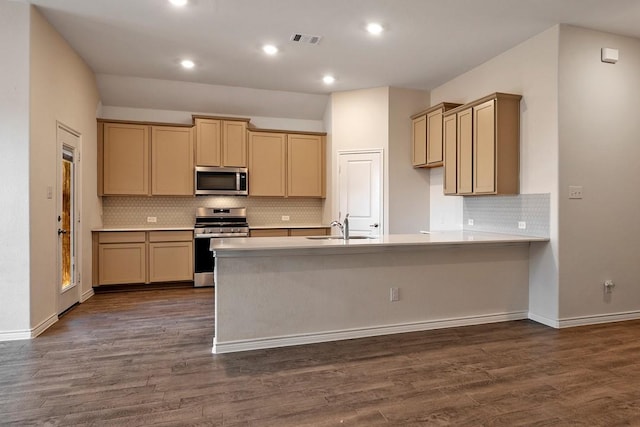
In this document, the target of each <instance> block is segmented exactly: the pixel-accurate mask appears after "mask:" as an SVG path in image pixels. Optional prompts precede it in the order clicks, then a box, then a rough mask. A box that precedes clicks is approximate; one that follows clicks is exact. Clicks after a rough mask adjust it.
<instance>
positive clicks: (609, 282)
mask: <svg viewBox="0 0 640 427" xmlns="http://www.w3.org/2000/svg"><path fill="white" fill-rule="evenodd" d="M615 286H616V284H615V283H613V280H605V282H604V291H605V292H606V293H608V294H610V293H611V292H613V288H615Z"/></svg>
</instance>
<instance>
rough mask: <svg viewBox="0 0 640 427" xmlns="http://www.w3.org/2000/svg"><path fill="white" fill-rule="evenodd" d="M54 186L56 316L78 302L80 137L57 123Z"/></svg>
mask: <svg viewBox="0 0 640 427" xmlns="http://www.w3.org/2000/svg"><path fill="white" fill-rule="evenodd" d="M57 140H58V141H57V143H58V150H59V151H58V152H59V156H58V185H57V201H58V203H57V206H58V208H57V211H58V216H57V233H58V251H57V253H58V256H57V269H58V278H57V289H58V292H57V293H58V314H60V313H63V312H65V311H67V310H68V309H69V308H71V307H72V306H73V305H74V304H77V303H78V302H79V301H80V289H79V288H80V287H79V286H78V280H77V278H78V274H77V265H78V256H77V254H78V238H77V236H78V233H77V227H76V225H77V223H78V221H79V215H78V209H77V200H78V198H77V187H78V186H77V183H78V179H77V172H76V162H77V156H78V150H79V146H80V137H79V135H78V134H77V133H76V132H73V131H72V130H70V129H69V128H66V127H64V126H62V125H61V124H58V130H57Z"/></svg>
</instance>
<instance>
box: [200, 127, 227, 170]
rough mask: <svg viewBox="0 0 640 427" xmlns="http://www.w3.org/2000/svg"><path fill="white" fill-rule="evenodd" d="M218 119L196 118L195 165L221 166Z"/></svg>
mask: <svg viewBox="0 0 640 427" xmlns="http://www.w3.org/2000/svg"><path fill="white" fill-rule="evenodd" d="M220 133H221V131H220V120H213V119H196V165H198V166H222V163H221V158H220V152H221V147H220Z"/></svg>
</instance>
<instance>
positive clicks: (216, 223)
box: [193, 208, 249, 287]
mask: <svg viewBox="0 0 640 427" xmlns="http://www.w3.org/2000/svg"><path fill="white" fill-rule="evenodd" d="M193 235H194V237H195V243H194V259H195V266H194V274H193V284H194V286H196V287H202V286H213V269H214V267H215V259H214V258H213V254H212V253H211V251H210V250H209V245H210V243H211V239H226V238H234V237H248V236H249V224H247V208H198V209H197V210H196V223H195V226H194V232H193Z"/></svg>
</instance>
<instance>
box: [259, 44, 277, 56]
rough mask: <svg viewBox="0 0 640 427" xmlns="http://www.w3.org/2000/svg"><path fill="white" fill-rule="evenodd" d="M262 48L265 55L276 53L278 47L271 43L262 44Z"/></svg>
mask: <svg viewBox="0 0 640 427" xmlns="http://www.w3.org/2000/svg"><path fill="white" fill-rule="evenodd" d="M262 50H263V51H264V53H266V54H267V55H275V54H276V53H278V48H277V47H275V46H274V45H272V44H265V45H264V46H262Z"/></svg>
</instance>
